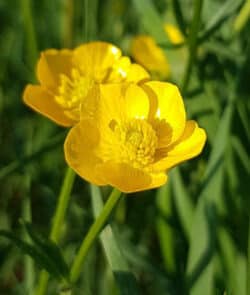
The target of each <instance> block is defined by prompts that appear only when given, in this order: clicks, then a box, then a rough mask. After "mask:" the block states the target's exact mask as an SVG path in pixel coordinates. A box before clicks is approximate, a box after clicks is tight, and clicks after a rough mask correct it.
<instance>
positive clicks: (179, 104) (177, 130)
mask: <svg viewBox="0 0 250 295" xmlns="http://www.w3.org/2000/svg"><path fill="white" fill-rule="evenodd" d="M145 86H147V87H149V88H150V89H151V90H152V92H153V93H154V94H155V97H157V102H158V104H157V109H156V110H155V118H157V119H160V120H165V122H166V123H167V124H168V125H169V126H170V128H171V133H172V134H171V142H172V143H174V142H175V141H176V140H177V139H178V138H179V137H180V136H181V134H182V133H183V130H184V127H185V121H186V112H185V109H184V103H183V99H182V97H181V94H180V92H179V90H178V88H177V87H176V86H175V85H174V84H171V83H166V82H159V81H150V82H146V83H145ZM147 87H144V89H145V91H148V88H147ZM148 95H151V93H150V92H148ZM151 96H152V95H151Z"/></svg>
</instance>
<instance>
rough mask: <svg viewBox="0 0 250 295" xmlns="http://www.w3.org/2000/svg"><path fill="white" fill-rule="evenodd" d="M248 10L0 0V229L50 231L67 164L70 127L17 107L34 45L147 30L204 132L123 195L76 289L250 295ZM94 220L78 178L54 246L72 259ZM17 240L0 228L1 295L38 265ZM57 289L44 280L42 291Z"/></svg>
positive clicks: (128, 0) (198, 4)
mask: <svg viewBox="0 0 250 295" xmlns="http://www.w3.org/2000/svg"><path fill="white" fill-rule="evenodd" d="M199 12H200V14H199ZM249 14H250V1H249V0H246V1H242V0H234V1H232V0H225V1H220V0H203V1H202V0H193V1H191V0H154V1H150V0H99V1H98V0H91V1H87V0H53V1H49V0H42V1H35V0H33V1H32V0H9V1H5V0H1V1H0V151H1V153H0V230H3V229H4V230H9V231H11V232H12V233H14V235H15V236H16V237H17V238H19V239H24V240H29V239H30V238H28V237H27V234H26V232H25V231H24V228H23V226H22V225H21V223H20V219H22V220H25V221H30V222H31V221H32V225H33V229H34V231H35V232H36V233H39V234H40V235H43V236H45V237H46V236H48V233H49V229H50V221H51V218H52V215H53V212H54V209H55V205H56V201H57V196H58V194H59V192H60V187H61V183H62V179H63V177H64V170H66V164H65V161H64V157H63V140H64V138H65V136H66V133H67V130H65V129H63V128H60V127H58V126H56V125H55V124H54V123H52V122H51V121H49V120H48V119H46V118H45V117H42V116H41V115H39V114H37V113H35V112H32V111H31V110H30V109H28V108H27V107H26V106H25V105H24V104H23V103H22V92H23V89H24V87H25V85H26V84H27V83H30V82H34V81H36V78H35V71H34V68H35V63H36V60H37V58H38V56H39V51H41V50H44V49H47V48H64V47H69V48H74V47H75V46H76V45H79V44H81V43H83V42H87V41H90V40H104V41H108V42H112V43H114V44H116V45H117V46H118V47H121V48H122V49H123V52H124V54H127V55H130V42H131V39H132V38H133V37H134V36H136V35H138V34H140V33H144V34H145V33H146V34H148V35H151V36H152V37H153V38H154V39H155V40H156V42H157V43H158V44H159V45H160V46H161V47H162V49H163V50H164V51H165V53H166V56H167V58H168V61H169V63H170V66H171V72H172V75H171V77H170V78H169V80H170V81H172V82H174V83H175V84H177V85H178V86H179V87H180V88H181V89H182V93H183V97H184V102H185V105H186V108H187V112H188V117H189V118H193V119H195V120H197V121H198V122H199V124H200V125H201V126H202V127H203V128H205V130H206V131H207V135H208V140H207V143H206V146H205V149H204V151H203V153H202V154H201V155H200V156H199V157H197V158H196V159H194V160H191V161H189V162H187V163H184V164H182V165H181V166H180V167H179V168H175V169H174V170H173V171H171V172H170V177H169V181H168V183H167V184H166V185H165V186H164V187H162V188H160V189H158V190H152V191H146V192H143V193H138V194H134V195H133V196H128V197H125V198H124V199H123V200H122V201H121V202H120V203H119V206H118V208H117V210H116V212H115V213H114V215H113V217H112V223H111V225H112V228H111V227H108V228H106V230H105V231H104V233H103V236H102V240H101V242H97V243H96V244H95V246H94V247H93V248H92V249H91V251H90V253H89V255H88V259H87V261H86V263H85V266H84V268H83V272H82V276H81V279H80V281H79V284H78V286H79V288H78V289H77V290H76V291H75V294H88V295H90V294H98V295H99V294H100V295H109V294H111V295H112V294H148V295H153V294H164V295H168V294H169V295H185V294H191V295H214V294H216V295H217V294H218V295H219V294H220V295H230V294H232V295H249V294H250V282H249V281H250V270H249V269H250V265H249V261H250V258H249V256H250V253H249V252H250V245H249V243H250V242H249V240H250V237H249V236H250V226H249V216H250V201H249V200H250V199H249V191H250V187H249V167H250V166H249V163H248V162H249V159H248V151H249V125H248V124H249V122H248V119H249V106H250V104H249V101H250V100H249V98H250V86H249V85H250V47H249V46H250V45H249V41H250V40H249V39H250V22H249ZM194 16H196V19H195V18H194ZM199 19H200V21H198V22H197V20H199ZM195 21H196V23H195ZM166 22H168V23H172V24H174V25H176V26H177V27H179V29H180V30H181V31H182V33H183V34H184V36H185V40H186V42H185V43H184V44H183V45H182V46H179V47H175V46H171V44H170V43H169V41H168V40H167V37H166V36H165V34H164V31H163V29H162V26H163V24H164V23H166ZM198 23H199V26H198ZM189 63H190V64H191V65H190V64H189ZM188 64H189V66H190V71H188ZM185 73H188V74H189V76H188V78H187V79H188V81H186V82H185V81H183V80H185V78H183V77H185ZM108 192H109V188H104V189H103V194H104V196H105V195H107V193H108ZM30 205H31V208H30ZM93 218H94V217H93V213H92V205H91V198H90V190H89V186H88V184H87V183H86V182H85V181H83V180H82V179H80V178H79V177H77V179H76V182H75V184H74V188H73V192H72V196H71V201H70V205H69V208H68V211H67V218H66V220H65V223H64V224H63V225H62V227H63V238H62V239H61V242H60V247H61V249H62V252H63V255H64V257H65V260H66V262H67V263H68V264H70V263H71V261H72V257H73V254H74V251H75V250H76V249H77V248H78V247H79V245H80V241H81V240H82V237H83V236H84V234H85V233H86V232H87V230H88V228H89V226H90V224H91V223H92V221H93ZM103 246H104V247H103ZM19 248H20V247H19ZM19 248H18V247H16V246H15V243H14V242H13V241H12V242H10V241H9V240H8V239H6V238H5V237H3V236H2V237H1V236H0V294H1V295H9V294H13V295H18V294H20V295H21V294H22V295H23V294H33V293H32V291H29V290H28V289H27V288H28V286H33V287H35V286H36V284H37V275H38V273H39V269H40V268H39V266H37V264H36V263H35V264H34V265H33V263H32V260H30V258H27V256H26V255H24V253H23V252H22V251H21V250H20V249H19ZM117 249H118V250H117ZM119 249H120V250H119ZM117 251H118V254H117ZM57 288H58V286H57V280H56V279H55V278H54V279H53V278H52V279H51V280H50V284H49V290H48V293H47V294H59V293H58V289H57ZM247 288H248V293H247Z"/></svg>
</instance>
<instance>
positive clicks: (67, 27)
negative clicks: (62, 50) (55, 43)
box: [61, 0, 74, 48]
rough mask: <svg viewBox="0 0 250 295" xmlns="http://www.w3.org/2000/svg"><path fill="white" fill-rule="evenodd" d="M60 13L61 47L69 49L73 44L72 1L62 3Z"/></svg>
mask: <svg viewBox="0 0 250 295" xmlns="http://www.w3.org/2000/svg"><path fill="white" fill-rule="evenodd" d="M64 2H65V3H64V7H63V13H62V19H63V20H62V29H61V30H62V32H61V35H62V38H61V39H62V45H63V47H68V48H70V47H71V46H72V44H73V22H74V1H73V0H67V1H64Z"/></svg>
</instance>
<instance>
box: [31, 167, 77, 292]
mask: <svg viewBox="0 0 250 295" xmlns="http://www.w3.org/2000/svg"><path fill="white" fill-rule="evenodd" d="M74 180H75V172H74V171H73V170H72V169H71V168H69V167H68V168H67V171H66V174H65V177H64V181H63V185H62V187H61V192H60V195H59V198H58V203H57V207H56V211H55V214H54V217H53V221H52V229H51V232H50V236H49V238H50V239H51V240H52V241H53V242H55V243H58V242H59V240H60V237H61V229H62V224H63V220H64V217H65V213H66V210H67V208H68V204H69V198H70V194H71V190H72V187H73V183H74ZM48 281H49V273H48V272H46V271H45V270H42V271H41V273H40V276H39V280H38V287H37V289H36V293H35V294H36V295H45V294H47V286H48Z"/></svg>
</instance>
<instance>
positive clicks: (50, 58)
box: [37, 49, 72, 91]
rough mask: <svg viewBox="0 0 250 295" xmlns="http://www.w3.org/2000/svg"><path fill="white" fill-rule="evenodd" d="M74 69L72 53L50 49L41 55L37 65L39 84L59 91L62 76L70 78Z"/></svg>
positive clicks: (65, 50)
mask: <svg viewBox="0 0 250 295" xmlns="http://www.w3.org/2000/svg"><path fill="white" fill-rule="evenodd" d="M71 68H72V51H71V50H67V49H63V50H55V49H48V50H45V51H43V52H42V53H41V57H40V59H39V61H38V64H37V77H38V80H39V82H40V83H41V84H42V85H43V86H45V87H46V88H48V89H51V90H55V91H57V88H58V86H59V84H60V76H61V75H62V74H64V75H67V76H69V75H70V74H71Z"/></svg>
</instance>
